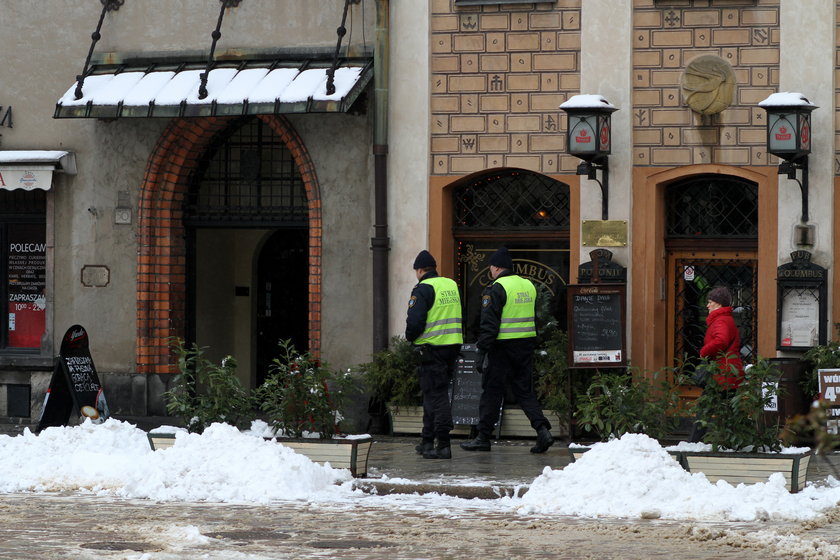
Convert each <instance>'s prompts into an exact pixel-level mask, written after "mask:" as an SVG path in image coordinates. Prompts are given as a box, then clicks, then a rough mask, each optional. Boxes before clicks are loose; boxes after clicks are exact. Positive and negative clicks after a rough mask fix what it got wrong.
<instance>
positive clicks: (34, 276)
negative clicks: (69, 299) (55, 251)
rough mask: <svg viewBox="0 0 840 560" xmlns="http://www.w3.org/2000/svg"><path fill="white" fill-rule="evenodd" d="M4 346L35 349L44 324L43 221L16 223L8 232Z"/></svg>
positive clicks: (44, 245)
mask: <svg viewBox="0 0 840 560" xmlns="http://www.w3.org/2000/svg"><path fill="white" fill-rule="evenodd" d="M8 248H9V251H8V262H7V263H6V268H7V276H8V286H9V289H8V313H9V321H8V325H7V328H8V345H9V347H11V348H38V347H40V346H41V336H43V334H44V326H45V324H46V322H45V318H46V307H47V306H46V297H45V295H44V287H45V286H46V254H47V253H46V242H45V232H44V226H43V224H18V225H16V226H15V227H14V228H10V231H9V247H8Z"/></svg>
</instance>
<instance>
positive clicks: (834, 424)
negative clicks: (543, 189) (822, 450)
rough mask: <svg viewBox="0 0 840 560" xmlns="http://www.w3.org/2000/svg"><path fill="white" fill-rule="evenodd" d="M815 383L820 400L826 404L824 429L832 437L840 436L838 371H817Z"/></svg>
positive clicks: (839, 379) (839, 385)
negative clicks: (826, 415) (825, 424)
mask: <svg viewBox="0 0 840 560" xmlns="http://www.w3.org/2000/svg"><path fill="white" fill-rule="evenodd" d="M817 382H818V384H819V391H820V395H821V396H822V399H823V400H824V401H826V403H828V407H829V408H828V420H827V424H828V425H827V426H826V429H827V430H828V433H830V434H833V435H838V434H840V369H820V370H817Z"/></svg>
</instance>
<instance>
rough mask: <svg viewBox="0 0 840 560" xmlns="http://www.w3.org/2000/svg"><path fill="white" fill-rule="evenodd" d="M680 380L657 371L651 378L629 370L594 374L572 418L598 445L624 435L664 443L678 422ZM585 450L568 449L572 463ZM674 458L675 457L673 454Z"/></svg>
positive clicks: (579, 448) (669, 373)
mask: <svg viewBox="0 0 840 560" xmlns="http://www.w3.org/2000/svg"><path fill="white" fill-rule="evenodd" d="M680 381H681V376H680V375H679V374H677V373H675V372H669V371H666V370H661V371H657V372H653V373H652V374H651V375H644V374H643V372H641V371H638V370H633V369H631V370H630V372H629V373H624V372H618V371H615V370H605V371H598V372H596V373H595V375H594V377H593V378H592V382H591V383H590V385H589V388H588V389H587V390H586V392H585V393H583V394H581V395H579V396H578V399H577V406H576V411H575V418H576V419H577V421H578V423H579V425H580V426H581V427H582V429H583V430H584V431H586V432H590V433H591V434H592V435H593V436H594V437H596V438H597V439H599V440H600V441H608V440H610V439H612V438H618V437H621V436H622V435H624V434H626V433H643V434H647V435H649V436H650V437H652V438H655V439H660V440H661V439H664V438H665V437H667V436H668V435H669V434H670V433H671V432H672V431H673V429H674V428H675V427H676V424H677V421H678V418H679V414H678V412H679V406H680V397H679V384H680ZM587 449H588V448H586V447H582V446H570V448H569V452H570V453H571V455H572V459H573V460H574V459H576V458H578V457H579V456H580V454H581V453H583V452H584V451H586V450H587ZM672 455H675V458H676V459H677V460H679V456H678V455H677V454H675V453H672Z"/></svg>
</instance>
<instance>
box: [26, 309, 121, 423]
mask: <svg viewBox="0 0 840 560" xmlns="http://www.w3.org/2000/svg"><path fill="white" fill-rule="evenodd" d="M73 410H76V411H77V412H78V414H79V416H80V417H81V418H83V419H90V420H91V421H92V422H93V423H95V424H99V423H101V422H104V421H105V420H107V419H108V418H109V417H110V411H109V409H108V403H107V401H106V400H105V393H104V392H103V390H102V385H101V384H100V383H99V377H98V376H97V374H96V367H94V365H93V358H91V355H90V346H89V341H88V334H87V331H86V330H85V329H84V327H82V326H81V325H73V326H72V327H70V328H69V329H68V330H67V332H66V333H65V334H64V338H63V339H62V341H61V351H60V353H59V356H58V359H57V360H56V365H55V368H54V369H53V375H52V379H51V380H50V386H49V388H48V389H47V395H46V397H45V399H44V408H43V410H42V411H41V419H40V420H39V421H38V431H41V430H42V429H44V428H46V427H49V426H63V425H65V424H67V422H68V420H69V419H70V415H71V413H72V412H73Z"/></svg>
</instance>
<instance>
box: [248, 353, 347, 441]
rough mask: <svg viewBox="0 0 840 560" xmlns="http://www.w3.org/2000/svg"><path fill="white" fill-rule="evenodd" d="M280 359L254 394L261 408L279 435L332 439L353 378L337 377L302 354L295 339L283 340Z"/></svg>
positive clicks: (321, 364) (308, 356)
mask: <svg viewBox="0 0 840 560" xmlns="http://www.w3.org/2000/svg"><path fill="white" fill-rule="evenodd" d="M279 346H280V357H279V358H275V359H274V360H272V361H271V364H270V365H269V369H268V371H269V375H268V377H267V378H266V380H265V381H264V382H263V384H262V385H260V386H259V387H257V389H256V390H255V391H254V399H255V402H256V403H257V405H258V406H259V409H260V410H261V411H262V412H264V413H265V415H266V420H267V421H268V423H269V424H270V425H271V426H272V427H273V428H274V431H275V433H280V434H282V435H284V436H286V437H291V438H300V437H302V436H303V433H304V432H312V433H318V434H319V435H320V437H321V439H330V438H332V437H333V436H334V435H335V433H336V431H337V424H338V422H339V421H340V414H339V410H340V408H341V400H342V397H343V394H344V389H345V388H346V381H347V380H348V379H349V378H348V376H346V375H344V374H334V373H333V372H331V371H330V370H329V369H328V368H327V367H326V365H325V364H323V363H321V362H320V361H319V360H317V359H315V358H314V357H313V356H312V355H310V354H309V353H308V352H306V353H300V352H298V351H297V350H296V349H295V347H294V345H293V344H292V341H291V339H289V340H282V341H280V345H279Z"/></svg>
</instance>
